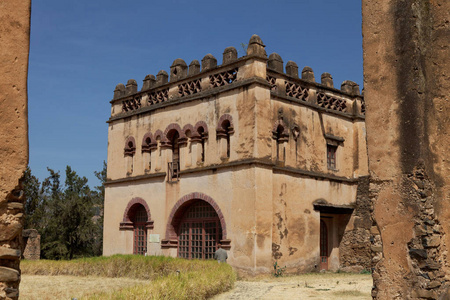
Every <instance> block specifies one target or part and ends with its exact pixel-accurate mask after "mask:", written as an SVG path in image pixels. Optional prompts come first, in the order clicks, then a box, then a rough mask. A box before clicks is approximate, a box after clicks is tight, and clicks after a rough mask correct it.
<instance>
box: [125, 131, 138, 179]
mask: <svg viewBox="0 0 450 300" xmlns="http://www.w3.org/2000/svg"><path fill="white" fill-rule="evenodd" d="M135 153H136V142H135V140H134V138H133V137H129V138H128V139H127V140H126V142H125V149H124V156H125V161H126V170H127V176H129V175H131V174H133V158H134V154H135Z"/></svg>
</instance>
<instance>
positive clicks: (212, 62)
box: [202, 54, 217, 71]
mask: <svg viewBox="0 0 450 300" xmlns="http://www.w3.org/2000/svg"><path fill="white" fill-rule="evenodd" d="M215 67H217V59H216V58H215V57H214V56H213V55H212V54H206V55H205V57H203V59H202V71H206V70H211V69H214V68H215Z"/></svg>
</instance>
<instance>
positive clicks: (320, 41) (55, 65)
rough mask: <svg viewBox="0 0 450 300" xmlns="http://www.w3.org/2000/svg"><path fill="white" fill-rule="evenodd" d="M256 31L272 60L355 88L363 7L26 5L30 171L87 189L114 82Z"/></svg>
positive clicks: (329, 0) (170, 2) (318, 3)
mask: <svg viewBox="0 0 450 300" xmlns="http://www.w3.org/2000/svg"><path fill="white" fill-rule="evenodd" d="M252 34H258V35H259V36H260V37H261V39H262V40H263V42H264V44H265V45H266V52H267V54H268V55H269V54H270V53H272V52H277V53H278V54H280V55H281V57H282V59H283V61H284V63H285V64H286V62H287V61H289V60H293V61H295V62H296V63H297V64H298V66H299V69H300V70H301V69H302V68H303V67H304V66H310V67H312V68H313V70H314V73H315V77H316V81H320V74H322V73H323V72H329V73H331V75H332V76H333V79H334V84H335V86H336V87H338V88H339V87H340V84H341V83H342V81H344V80H353V81H355V82H357V83H358V84H359V85H360V87H361V89H362V83H363V79H362V77H363V70H362V36H361V2H360V1H354V0H352V1H350V0H342V1H333V0H291V1H283V0H278V1H266V0H259V1H256V0H255V1H246V0H241V1H213V0H209V1H195V0H190V1H188V0H186V1H184V0H179V1H177V0H165V1H132V0H128V1H118V0H108V1H106V0H78V1H60V0H58V1H56V0H45V1H43V0H41V1H40V0H36V1H33V2H32V13H31V41H30V62H29V75H28V105H29V107H28V114H29V139H30V167H31V170H32V172H33V174H35V175H36V176H38V177H39V178H40V179H41V180H42V179H44V178H45V177H47V176H48V172H47V167H50V168H52V169H54V170H60V171H61V174H62V175H63V173H64V170H65V167H66V165H70V166H71V167H72V168H73V169H74V170H75V171H77V173H78V174H79V175H81V176H86V177H87V178H88V179H89V184H90V186H94V185H97V184H98V181H97V179H96V178H95V176H94V171H99V170H101V168H102V163H103V161H104V160H106V158H107V143H108V139H107V124H106V121H107V120H108V118H109V116H110V112H111V106H110V103H109V101H110V100H111V99H112V96H113V90H114V88H115V86H116V85H117V84H118V83H124V84H126V82H127V80H128V79H130V78H133V79H136V81H137V82H138V89H140V88H141V87H142V80H143V79H144V77H145V75H147V74H153V75H156V74H157V73H158V71H159V70H166V71H167V72H168V71H169V67H170V65H171V64H172V62H173V61H174V60H175V59H176V58H182V59H184V60H185V61H186V63H187V64H189V63H190V62H191V61H192V60H193V59H197V60H199V61H200V60H201V59H202V58H203V56H205V55H206V54H208V53H211V54H213V55H214V56H215V57H216V58H217V59H218V63H219V64H221V60H222V53H223V50H224V49H225V48H226V47H229V46H233V47H235V48H236V49H237V50H238V51H239V56H242V55H243V51H242V48H241V43H248V40H249V39H250V37H251V36H252Z"/></svg>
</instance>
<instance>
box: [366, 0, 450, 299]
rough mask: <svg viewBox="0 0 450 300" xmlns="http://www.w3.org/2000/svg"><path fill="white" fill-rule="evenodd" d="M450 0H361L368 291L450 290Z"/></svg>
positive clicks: (381, 295)
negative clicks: (368, 217)
mask: <svg viewBox="0 0 450 300" xmlns="http://www.w3.org/2000/svg"><path fill="white" fill-rule="evenodd" d="M449 12H450V2H449V1H448V0H434V1H431V0H428V1H425V0H423V1H422V0H421V1H419V0H412V1H395V0H394V1H372V0H363V1H362V13H363V37H364V38H363V48H364V90H365V92H364V96H365V100H366V107H367V113H366V125H367V144H368V153H369V171H370V176H371V183H370V197H371V199H372V201H373V212H372V217H373V227H372V230H371V232H372V234H373V235H372V238H371V239H372V243H373V247H372V250H373V251H374V253H373V254H374V258H373V264H374V272H373V278H374V289H373V292H372V296H373V297H374V298H376V299H416V298H421V299H423V298H425V299H438V298H439V297H444V298H442V299H448V298H445V297H449V294H448V286H449V281H450V269H449V261H448V257H447V255H448V245H449V244H450V236H449V235H448V232H449V230H450V218H449V217H450V206H449V205H448V201H449V200H450V194H449V189H450V177H449V176H450V171H449V170H450V168H449V164H448V158H447V156H448V149H450V139H449V127H450V126H449V118H450V114H449V105H448V103H449V99H448V97H449V94H450V78H449V76H450V60H449V57H450V51H449V40H450V16H449Z"/></svg>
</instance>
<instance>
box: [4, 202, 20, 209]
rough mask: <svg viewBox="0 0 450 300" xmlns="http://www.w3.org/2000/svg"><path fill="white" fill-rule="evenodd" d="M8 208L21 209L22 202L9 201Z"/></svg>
mask: <svg viewBox="0 0 450 300" xmlns="http://www.w3.org/2000/svg"><path fill="white" fill-rule="evenodd" d="M8 209H23V204H22V203H19V202H9V203H8Z"/></svg>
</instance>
